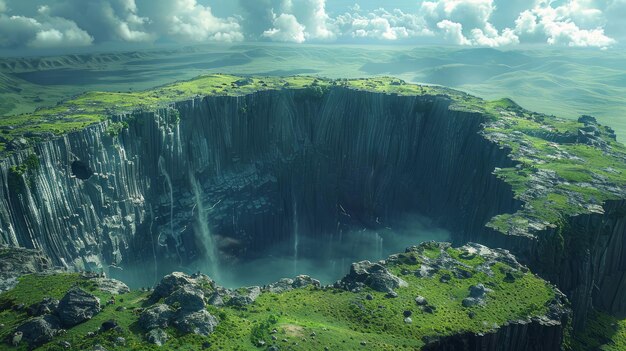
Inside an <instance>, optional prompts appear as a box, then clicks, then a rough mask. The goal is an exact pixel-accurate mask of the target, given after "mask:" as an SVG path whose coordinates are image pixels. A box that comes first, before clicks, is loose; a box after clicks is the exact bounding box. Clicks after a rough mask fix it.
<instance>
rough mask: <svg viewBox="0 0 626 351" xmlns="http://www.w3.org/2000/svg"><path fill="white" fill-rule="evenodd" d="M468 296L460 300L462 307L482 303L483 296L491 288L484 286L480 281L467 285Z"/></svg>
mask: <svg viewBox="0 0 626 351" xmlns="http://www.w3.org/2000/svg"><path fill="white" fill-rule="evenodd" d="M469 291H470V293H469V297H466V298H464V299H463V301H461V304H462V305H463V307H472V306H476V305H484V304H485V297H486V295H487V293H488V292H490V291H491V289H488V288H485V286H484V285H483V284H481V283H479V284H476V285H472V286H470V287H469Z"/></svg>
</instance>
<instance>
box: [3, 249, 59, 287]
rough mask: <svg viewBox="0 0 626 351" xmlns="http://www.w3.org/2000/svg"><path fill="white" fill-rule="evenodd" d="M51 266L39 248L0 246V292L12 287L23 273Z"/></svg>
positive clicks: (39, 270)
mask: <svg viewBox="0 0 626 351" xmlns="http://www.w3.org/2000/svg"><path fill="white" fill-rule="evenodd" d="M52 268H53V264H52V261H51V260H50V259H49V258H48V257H47V256H46V255H44V254H43V252H41V251H39V250H29V249H23V248H18V247H8V246H0V292H3V291H6V290H9V289H11V288H13V287H14V286H15V285H16V284H17V278H18V277H20V276H22V275H24V274H30V273H41V272H45V271H47V270H50V269H52Z"/></svg>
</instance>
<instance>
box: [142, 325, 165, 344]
mask: <svg viewBox="0 0 626 351" xmlns="http://www.w3.org/2000/svg"><path fill="white" fill-rule="evenodd" d="M167 339H168V335H167V333H166V332H165V330H163V329H161V328H154V329H152V330H150V331H149V332H147V333H146V340H148V342H149V343H151V344H155V345H157V346H163V345H164V344H165V343H166V342H167Z"/></svg>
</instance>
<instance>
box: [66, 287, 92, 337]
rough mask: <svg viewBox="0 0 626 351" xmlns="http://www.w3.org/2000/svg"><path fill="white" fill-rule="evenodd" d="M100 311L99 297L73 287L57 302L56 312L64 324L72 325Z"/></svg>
mask: <svg viewBox="0 0 626 351" xmlns="http://www.w3.org/2000/svg"><path fill="white" fill-rule="evenodd" d="M99 312H100V299H98V298H97V297H95V296H94V295H92V294H90V293H88V292H86V291H84V290H83V289H81V288H78V287H74V288H72V289H70V291H68V292H67V294H65V296H63V298H62V299H61V301H60V302H59V307H58V308H57V312H56V314H57V315H58V316H59V319H60V320H61V323H62V324H63V325H64V326H67V327H72V326H75V325H77V324H79V323H82V322H84V321H86V320H88V319H91V318H92V317H93V316H95V315H96V314H98V313H99Z"/></svg>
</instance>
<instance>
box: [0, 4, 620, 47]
mask: <svg viewBox="0 0 626 351" xmlns="http://www.w3.org/2000/svg"><path fill="white" fill-rule="evenodd" d="M15 1H17V0H15ZM38 1H39V3H46V5H45V6H41V7H40V9H39V11H38V12H35V11H34V10H35V9H32V10H33V11H32V12H27V11H25V12H27V13H26V14H22V13H19V14H18V13H16V14H15V15H14V13H13V12H14V11H15V10H14V9H13V8H8V7H7V1H6V0H0V25H2V26H3V27H2V28H0V29H1V30H0V46H5V47H6V46H12V47H15V46H26V45H31V46H37V47H43V46H59V45H88V44H89V43H92V42H95V43H99V42H107V41H125V42H151V41H156V40H159V41H177V42H206V41H224V42H236V41H241V40H243V39H244V38H248V39H250V40H259V39H260V40H272V41H287V42H294V43H303V42H329V41H336V40H338V41H342V42H372V41H377V42H381V41H382V42H387V41H396V42H407V43H416V42H420V40H421V42H428V43H451V44H456V45H474V46H488V47H502V46H508V45H516V44H519V43H547V44H550V45H564V46H593V47H600V48H607V47H610V46H612V45H614V44H615V43H616V40H615V39H621V38H624V39H626V28H625V27H624V26H623V18H624V16H626V0H558V1H557V0H531V1H526V0H415V2H414V3H413V5H410V6H409V5H406V6H404V7H403V8H402V9H398V8H394V7H393V5H390V4H394V3H393V2H382V1H381V2H379V4H381V5H383V6H387V7H386V8H378V9H374V8H373V7H372V6H371V5H372V3H373V2H370V3H368V2H365V1H359V0H355V1H356V2H355V3H354V5H352V6H348V5H347V4H344V5H337V3H336V2H327V1H326V0H239V5H240V9H241V10H243V11H242V12H241V13H233V15H231V16H223V15H220V16H218V15H216V14H215V12H214V11H213V9H212V8H211V7H210V6H207V5H206V3H207V2H210V1H217V0H89V1H85V0H38ZM18 4H19V3H17V2H16V3H15V6H14V7H15V8H19V9H22V10H21V11H24V10H23V9H24V8H26V7H27V6H24V5H20V6H18ZM333 6H334V7H333ZM341 6H343V7H341ZM232 8H233V9H234V8H235V7H232ZM342 10H346V11H348V12H345V13H343V12H341V11H342ZM233 11H234V10H233Z"/></svg>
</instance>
